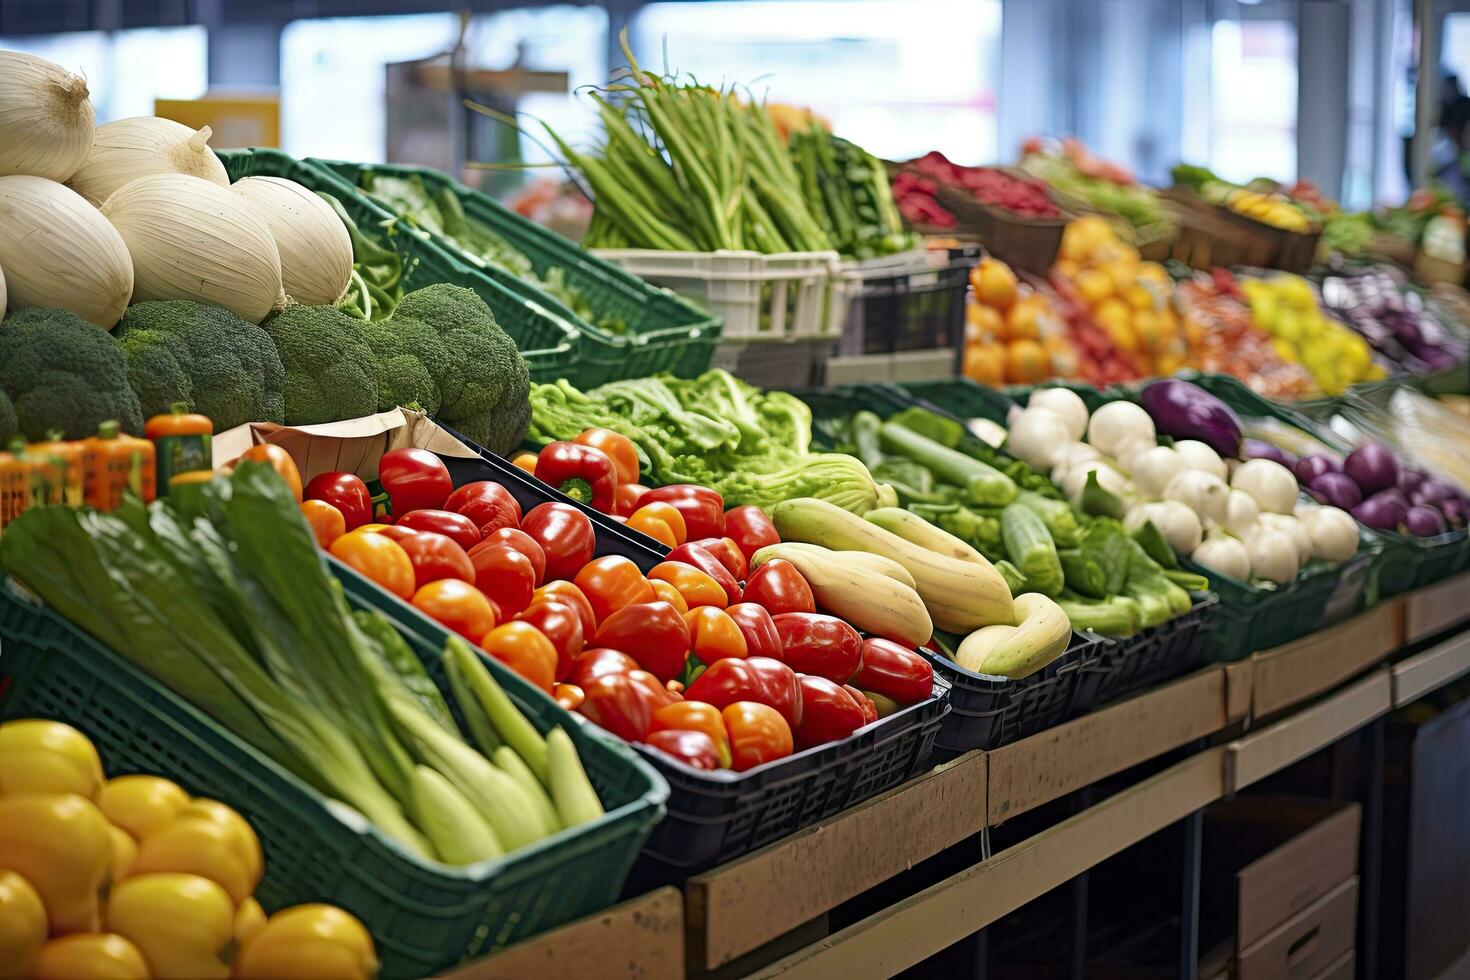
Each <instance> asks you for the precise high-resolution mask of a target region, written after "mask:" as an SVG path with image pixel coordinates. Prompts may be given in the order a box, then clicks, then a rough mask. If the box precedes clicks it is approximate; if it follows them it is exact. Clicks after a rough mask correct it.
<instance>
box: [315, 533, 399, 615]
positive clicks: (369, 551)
mask: <svg viewBox="0 0 1470 980" xmlns="http://www.w3.org/2000/svg"><path fill="white" fill-rule="evenodd" d="M330 550H331V552H332V555H333V557H335V558H337V559H339V560H341V561H342V562H343V563H345V564H347V565H349V566H351V567H352V568H353V569H355V570H357V571H358V572H360V573H362V574H363V575H365V576H367V577H368V578H370V579H372V580H373V581H374V582H376V583H378V584H379V585H381V586H382V587H383V588H385V589H387V590H388V591H389V592H391V593H393V594H394V595H396V596H398V597H399V598H400V599H411V598H413V562H411V561H409V560H408V555H407V554H405V553H404V551H403V549H402V548H400V547H399V546H398V544H397V543H396V542H394V541H391V540H389V539H388V538H385V537H383V536H382V535H381V534H371V533H368V532H366V531H361V530H358V531H352V532H349V533H347V534H344V535H342V536H341V537H340V538H338V539H337V540H336V541H333V542H332V547H331V549H330Z"/></svg>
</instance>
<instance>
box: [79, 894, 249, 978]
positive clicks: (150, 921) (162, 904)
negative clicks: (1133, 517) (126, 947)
mask: <svg viewBox="0 0 1470 980" xmlns="http://www.w3.org/2000/svg"><path fill="white" fill-rule="evenodd" d="M107 928H108V929H110V930H112V931H113V932H115V933H117V934H118V935H120V936H122V937H123V938H124V939H127V940H128V941H129V942H131V943H132V944H133V945H134V946H137V947H138V949H139V950H140V951H141V952H142V953H143V957H144V959H146V960H147V961H148V966H149V968H150V970H151V971H152V974H153V976H154V978H155V980H220V978H224V977H228V976H229V975H230V968H229V966H227V965H226V962H225V960H224V958H223V957H224V956H225V955H227V948H228V947H229V946H230V945H231V943H232V941H233V940H234V936H235V906H234V904H233V903H232V902H231V901H230V896H229V895H228V894H227V893H226V892H225V890H224V889H223V888H221V887H220V886H219V885H217V884H215V883H214V882H212V881H210V880H209V879H207V878H201V877H199V876H198V875H190V874H145V875H137V876H135V877H132V878H129V879H127V880H126V881H123V882H121V883H119V884H117V885H114V886H113V889H112V894H111V896H109V897H108V900H107Z"/></svg>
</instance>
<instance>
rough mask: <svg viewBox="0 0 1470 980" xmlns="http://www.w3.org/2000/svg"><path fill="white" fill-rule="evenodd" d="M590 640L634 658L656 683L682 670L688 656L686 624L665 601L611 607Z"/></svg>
mask: <svg viewBox="0 0 1470 980" xmlns="http://www.w3.org/2000/svg"><path fill="white" fill-rule="evenodd" d="M593 642H594V643H595V644H596V645H597V646H599V647H607V648H609V649H612V650H622V651H623V652H624V653H626V654H628V655H629V656H633V657H636V658H637V660H638V665H639V666H640V667H642V668H643V669H644V670H646V671H648V672H649V673H650V674H653V675H654V676H655V677H657V678H658V679H659V683H660V684H662V683H663V682H664V681H667V680H670V679H672V678H675V677H678V676H679V675H680V674H681V673H683V672H684V662H685V661H686V660H687V659H688V657H689V627H688V625H686V624H685V622H684V617H683V616H680V615H679V610H677V609H675V608H674V607H673V606H671V605H669V604H668V603H667V602H636V603H632V604H629V605H626V606H623V607H622V608H621V609H618V610H615V611H614V612H612V613H611V614H610V615H608V616H607V618H606V619H604V620H603V621H602V625H601V626H599V627H598V628H597V636H596V637H595V638H594V639H593Z"/></svg>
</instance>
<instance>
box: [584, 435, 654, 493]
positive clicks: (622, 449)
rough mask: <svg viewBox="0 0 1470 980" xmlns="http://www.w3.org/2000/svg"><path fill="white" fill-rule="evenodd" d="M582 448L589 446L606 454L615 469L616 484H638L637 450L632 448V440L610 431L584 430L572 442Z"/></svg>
mask: <svg viewBox="0 0 1470 980" xmlns="http://www.w3.org/2000/svg"><path fill="white" fill-rule="evenodd" d="M572 441H573V442H575V443H578V444H579V445H583V446H591V447H592V448H593V449H601V450H602V451H603V452H605V453H607V456H608V458H609V459H611V460H612V461H613V466H614V467H615V468H616V469H617V474H618V483H620V484H621V483H637V482H638V450H637V449H635V448H634V447H633V440H632V439H629V438H628V437H627V436H625V435H623V434H622V433H621V432H614V431H612V430H611V429H595V428H594V429H586V430H584V431H583V432H582V434H581V435H579V436H577V438H575V439H573V440H572Z"/></svg>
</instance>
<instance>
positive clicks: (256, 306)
mask: <svg viewBox="0 0 1470 980" xmlns="http://www.w3.org/2000/svg"><path fill="white" fill-rule="evenodd" d="M102 213H103V214H104V215H106V216H107V220H109V221H111V222H112V223H113V225H114V226H116V228H117V230H118V231H119V232H121V233H122V237H123V240H124V241H126V242H127V243H128V251H130V252H131V253H132V255H133V268H134V270H135V272H136V274H137V286H136V289H135V296H134V298H135V299H138V300H147V299H192V300H194V301H195V302H198V303H208V304H210V305H211V306H223V307H224V308H225V309H227V310H230V311H231V312H233V313H235V314H236V315H237V316H240V317H242V318H243V319H246V320H249V321H250V322H251V323H259V322H260V321H261V320H263V319H265V317H266V316H267V315H268V314H269V313H270V312H271V310H272V309H279V308H280V307H282V306H284V305H285V302H286V297H285V294H284V292H283V291H282V289H281V256H280V253H279V252H278V251H277V250H276V241H275V239H274V238H272V237H271V232H270V229H269V228H267V227H266V225H265V222H264V221H261V220H260V218H258V217H256V215H255V212H254V210H253V209H252V208H251V207H250V205H248V204H247V203H245V201H244V200H242V199H241V198H240V197H238V196H237V195H235V194H232V193H230V191H229V189H228V188H225V187H221V186H219V185H218V184H214V183H211V182H209V181H207V180H200V179H199V178H198V177H189V176H187V175H185V174H153V175H152V176H149V177H139V178H138V179H137V180H135V181H132V182H131V183H128V184H125V185H124V186H122V187H121V188H119V189H118V190H117V191H116V192H114V193H113V195H112V196H111V197H109V198H108V199H107V202H106V203H105V204H103V205H102Z"/></svg>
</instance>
